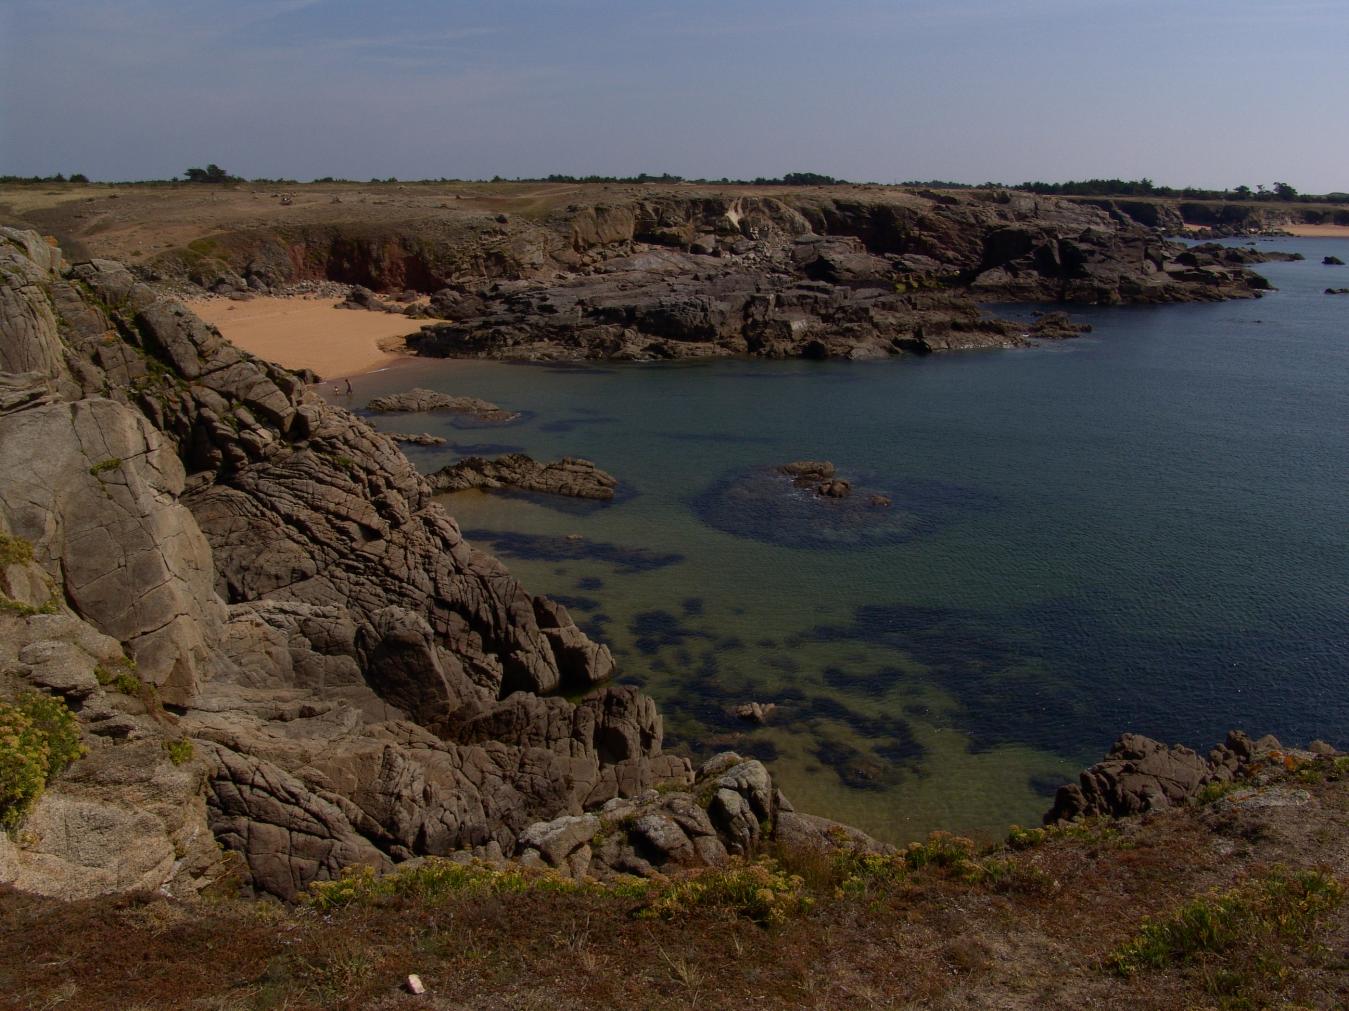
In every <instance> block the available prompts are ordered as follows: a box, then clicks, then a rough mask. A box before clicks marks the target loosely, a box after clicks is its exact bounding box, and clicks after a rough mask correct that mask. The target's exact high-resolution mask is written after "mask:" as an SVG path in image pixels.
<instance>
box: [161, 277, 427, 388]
mask: <svg viewBox="0 0 1349 1011" xmlns="http://www.w3.org/2000/svg"><path fill="white" fill-rule="evenodd" d="M187 306H188V308H189V309H191V310H192V311H193V312H195V313H196V314H197V315H198V316H200V317H201V318H202V319H204V320H206V322H208V323H213V324H214V325H215V326H217V327H218V328H219V329H220V332H221V333H222V334H224V335H225V336H226V337H228V338H229V339H230V341H232V342H233V343H234V344H235V345H236V346H237V347H240V348H242V349H243V350H245V351H248V352H250V353H251V354H255V355H257V356H258V357H259V358H265V359H267V360H268V361H269V362H275V363H276V364H277V365H282V366H284V367H285V368H288V369H313V370H314V371H315V372H317V373H318V374H319V375H320V376H322V377H323V378H324V379H337V378H339V377H341V376H354V375H359V374H360V373H362V372H372V371H374V370H375V369H379V368H383V367H384V366H386V365H390V364H392V363H393V362H396V361H398V360H399V359H400V358H401V357H402V354H401V353H400V351H401V346H402V345H401V341H399V339H398V338H401V337H406V336H407V335H408V334H411V333H416V332H417V330H418V328H419V327H420V323H419V322H418V321H417V320H412V319H408V318H407V317H406V316H397V315H393V314H391V313H382V312H367V311H365V310H363V309H335V308H333V306H334V300H333V299H332V298H331V297H328V298H304V297H300V298H274V297H259V298H253V299H250V300H249V301H247V302H233V301H230V300H229V299H224V298H208V299H193V300H191V301H189V302H188V303H187ZM386 349H392V350H386Z"/></svg>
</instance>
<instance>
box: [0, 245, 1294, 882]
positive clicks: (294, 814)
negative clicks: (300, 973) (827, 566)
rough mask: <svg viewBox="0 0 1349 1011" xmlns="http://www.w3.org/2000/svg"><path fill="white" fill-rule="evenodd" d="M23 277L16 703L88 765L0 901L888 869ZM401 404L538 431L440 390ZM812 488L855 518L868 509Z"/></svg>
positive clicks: (322, 451)
mask: <svg viewBox="0 0 1349 1011" xmlns="http://www.w3.org/2000/svg"><path fill="white" fill-rule="evenodd" d="M697 255H708V254H697ZM0 265H3V268H4V270H3V276H4V283H3V284H0V491H3V496H0V503H2V505H0V547H3V553H0V562H2V563H3V564H0V594H2V596H0V605H3V606H0V679H2V680H0V687H3V689H4V694H5V695H6V696H13V695H15V694H16V693H20V692H23V691H33V690H36V691H39V692H42V693H45V694H46V695H50V696H52V697H53V698H59V699H60V700H61V701H62V703H63V704H64V706H66V707H68V708H69V710H70V712H71V713H73V715H74V719H75V720H76V721H77V724H78V728H79V738H80V741H81V742H82V746H83V747H84V748H85V750H86V752H87V753H86V754H85V755H84V756H83V757H79V758H78V759H77V760H76V761H75V762H74V764H73V765H72V766H71V768H70V769H69V770H68V771H67V772H66V773H65V774H64V775H63V776H60V777H58V778H55V779H53V780H52V781H51V782H50V783H48V784H47V788H46V790H45V792H43V793H42V794H41V796H40V797H37V798H36V799H35V801H34V803H33V804H32V806H31V809H28V810H26V811H25V818H26V821H25V825H26V830H25V833H24V834H22V835H20V836H16V837H10V836H0V880H3V881H5V882H8V883H11V884H13V885H14V886H15V887H17V888H20V889H22V890H25V891H31V892H36V893H38V894H43V895H50V896H55V897H62V898H85V897H90V896H94V895H99V894H105V893H109V892H124V891H129V890H156V889H158V890H163V891H165V892H167V893H172V894H175V895H180V896H190V895H193V894H196V893H197V892H199V891H200V890H202V889H204V888H206V887H208V886H209V885H211V883H212V882H214V881H217V880H219V879H221V878H229V879H230V880H237V881H238V882H239V883H240V884H241V885H242V886H243V887H244V888H246V889H247V890H249V891H251V892H253V893H266V894H271V895H275V896H278V897H280V898H285V899H292V898H295V897H297V896H299V895H301V894H304V893H305V892H306V891H307V890H308V889H309V888H310V886H311V885H312V884H313V883H314V882H316V881H325V880H330V879H332V878H334V877H336V876H338V875H340V874H341V872H342V870H343V869H344V868H346V867H348V866H351V865H356V864H359V865H365V866H368V867H371V868H374V869H375V870H376V871H379V872H383V871H389V870H391V869H393V868H394V867H395V866H396V865H399V864H407V863H409V862H410V861H413V860H415V859H417V858H421V857H425V856H446V855H457V857H458V858H462V859H471V858H478V859H482V860H487V861H503V860H514V861H517V862H520V863H523V864H525V865H530V864H535V865H540V866H547V867H549V868H552V869H554V870H556V871H559V872H563V873H566V874H568V875H570V876H573V877H576V876H585V875H589V876H594V877H600V878H605V877H610V876H615V875H621V874H649V873H652V872H654V871H657V870H673V869H675V868H683V867H695V868H696V867H721V866H725V865H726V864H727V863H728V861H730V860H731V859H732V857H735V856H748V855H752V854H753V853H755V852H756V851H757V850H759V849H760V848H761V847H762V846H763V845H764V844H766V843H767V842H769V841H773V842H776V843H778V844H781V845H785V846H795V847H819V848H825V849H838V848H840V847H842V848H846V849H848V850H855V849H859V848H860V849H865V850H874V851H876V852H885V851H886V850H887V849H888V848H887V847H885V846H883V845H881V844H879V843H876V842H875V841H873V840H870V839H868V838H867V837H865V836H864V835H862V834H861V833H859V832H857V831H856V830H852V829H848V828H846V827H844V826H839V825H836V824H834V823H832V822H829V821H827V820H825V819H820V818H814V817H811V816H809V815H805V814H800V813H798V812H796V811H794V809H793V808H792V805H791V804H790V801H789V800H788V799H787V798H785V797H784V796H783V795H782V793H781V792H780V791H779V790H778V789H777V788H776V786H775V784H774V783H773V780H772V776H771V773H770V772H769V770H768V769H767V768H766V767H765V766H764V765H762V764H761V763H760V762H758V761H755V760H753V759H747V758H743V757H742V756H739V755H734V754H724V755H719V756H717V757H715V758H713V759H711V760H710V761H709V762H707V763H705V764H704V765H703V766H702V767H701V768H700V769H698V770H697V771H695V770H694V769H693V767H692V765H691V763H690V762H689V760H688V759H687V758H685V757H682V756H679V755H672V754H668V753H665V752H664V751H663V750H662V743H663V728H662V721H661V717H660V714H659V713H658V712H657V710H656V707H655V705H654V703H653V702H652V701H651V699H649V698H648V697H646V696H644V695H642V694H641V693H640V692H637V691H635V690H633V689H632V688H630V687H626V686H622V685H615V684H613V683H611V681H610V679H611V676H612V675H613V674H614V672H615V665H614V661H613V658H612V656H611V655H610V653H609V650H608V649H607V647H605V646H603V645H601V644H599V643H596V642H594V641H592V640H591V639H590V638H588V637H587V635H586V634H585V633H584V632H583V631H582V630H581V629H580V628H578V627H577V625H576V623H575V622H574V621H573V620H572V619H571V617H570V615H569V614H568V612H567V609H566V608H565V607H564V606H562V605H561V604H559V603H557V602H556V601H552V600H549V599H547V598H545V597H539V596H533V595H531V594H529V593H528V592H527V591H526V590H525V589H524V588H523V587H521V586H520V585H519V584H518V583H517V582H516V581H515V580H514V579H513V578H512V577H511V576H510V575H509V573H508V572H507V571H506V569H505V568H504V567H503V566H502V565H501V563H500V562H498V561H497V560H496V559H494V558H492V557H490V556H488V555H486V554H484V553H483V552H481V551H479V550H477V549H475V548H474V547H473V546H472V545H470V544H469V543H467V542H466V541H465V540H464V539H463V536H462V535H461V533H460V531H459V528H458V526H457V524H456V523H455V521H454V520H453V519H452V518H451V517H450V516H449V515H448V514H446V513H445V512H444V510H443V509H442V508H441V507H440V506H439V505H437V504H436V503H435V502H434V501H432V496H433V494H434V492H435V491H436V490H437V483H436V482H435V481H434V480H432V481H428V480H427V479H426V478H423V477H421V476H420V475H418V474H417V472H416V471H415V469H414V468H413V467H412V466H411V464H410V463H409V462H408V461H407V459H406V458H405V457H404V456H403V455H402V453H401V452H400V451H399V450H398V449H397V446H396V444H395V442H394V441H393V440H392V439H391V438H389V437H386V436H383V435H381V434H379V433H377V432H375V431H373V430H372V429H371V428H370V427H369V426H367V425H366V424H365V423H363V422H362V421H361V420H360V419H359V418H357V417H355V416H353V415H352V414H350V413H348V412H346V411H344V410H342V409H340V408H337V407H334V406H332V405H329V404H326V403H324V402H323V401H322V400H321V399H320V398H319V397H318V396H317V394H316V393H314V392H313V391H310V390H307V389H306V388H305V385H304V384H303V383H302V382H301V381H300V380H299V379H298V378H297V377H296V376H295V375H293V374H292V373H289V372H287V371H285V370H284V369H280V368H277V367H275V366H271V365H268V364H267V363H265V362H262V361H260V360H258V359H255V358H252V357H250V356H248V355H245V354H243V353H241V352H239V351H238V350H236V349H235V348H233V347H232V346H231V345H229V344H228V343H227V342H225V341H224V340H223V339H221V338H220V336H219V334H218V333H217V332H215V331H214V330H212V329H211V328H209V327H207V326H205V325H204V324H202V323H201V322H200V321H199V320H197V319H196V318H195V317H193V316H192V315H191V314H190V313H188V312H187V311H186V310H185V309H183V308H182V307H181V305H179V304H178V303H176V302H174V301H173V300H171V299H168V298H165V297H163V296H162V295H161V294H160V293H159V292H158V291H156V290H155V289H153V288H151V287H149V286H147V285H145V284H144V283H141V282H139V281H137V280H136V278H135V277H134V276H133V275H132V274H131V273H130V272H129V271H127V270H126V269H124V268H123V267H121V266H120V265H119V264H116V263H112V262H109V261H88V262H83V263H79V264H75V265H73V266H71V265H68V264H66V263H65V262H64V261H63V259H62V257H61V254H60V252H59V250H57V249H55V248H53V247H52V246H51V245H49V244H48V243H47V242H45V241H44V240H43V239H42V238H41V237H40V236H38V235H36V234H35V233H32V232H21V231H17V230H13V229H7V228H6V229H0ZM1186 266H1187V269H1196V270H1215V269H1217V270H1220V271H1221V270H1222V269H1225V268H1213V267H1209V266H1207V265H1204V264H1191V265H1186ZM1162 283H1164V284H1169V283H1171V282H1169V281H1165V282H1162ZM380 406H381V407H383V408H384V409H385V410H390V411H406V410H451V411H468V412H470V413H473V414H475V415H477V416H479V417H482V418H483V419H485V420H488V421H498V422H499V421H506V420H510V418H511V417H513V416H512V415H511V414H510V412H504V411H502V410H501V409H500V408H499V407H497V406H496V405H493V404H488V403H486V402H484V401H476V400H473V399H472V398H451V397H446V396H444V395H441V394H435V393H433V392H431V391H413V392H412V394H411V395H410V396H406V397H393V398H386V401H385V402H384V403H383V404H381V405H380ZM372 407H373V405H372ZM503 461H505V462H503ZM468 463H469V461H463V464H468ZM791 466H792V467H793V468H794V470H792V471H791V474H792V476H793V477H794V478H795V479H799V480H802V481H805V482H806V483H807V484H808V485H809V486H811V487H814V488H815V489H816V491H817V492H818V493H819V494H821V495H822V496H824V497H827V498H829V497H836V496H835V493H836V492H837V491H839V489H838V488H837V486H838V485H839V484H846V482H842V481H841V480H840V479H839V478H838V476H837V475H836V474H835V473H834V472H833V468H832V465H829V464H826V463H822V462H809V461H806V462H803V463H798V464H796V465H791ZM503 467H504V468H505V470H504V471H503V470H502V468H503ZM503 473H510V474H514V479H513V483H514V484H515V485H516V486H519V487H524V486H526V485H528V484H530V483H531V482H532V483H534V484H535V485H536V489H535V490H549V489H550V488H552V489H555V488H562V487H567V488H571V489H572V490H571V491H569V492H564V493H571V494H584V493H586V492H593V493H594V494H593V495H592V497H596V498H602V497H604V495H603V493H604V492H606V491H607V492H608V495H609V496H612V494H613V490H614V487H615V485H616V482H615V481H614V479H613V478H612V477H610V476H608V475H605V474H603V472H602V471H598V470H597V469H596V468H594V466H593V464H588V463H587V462H585V461H571V460H564V461H562V462H561V464H552V465H540V464H537V463H536V462H534V461H531V460H528V458H520V459H513V458H510V457H507V458H503V459H499V460H496V461H489V460H479V461H476V462H473V463H472V465H471V466H463V465H461V466H460V469H459V472H458V474H457V476H456V478H455V479H461V478H462V479H464V480H468V481H470V482H472V481H479V480H480V481H484V482H486V481H499V480H501V474H503ZM559 475H561V476H559ZM563 478H565V480H564V479H563ZM782 479H783V478H782V475H781V474H779V475H777V476H776V477H775V478H774V480H775V481H777V482H782ZM545 486H547V487H545ZM826 488H827V489H831V490H823V489H826ZM576 489H584V491H577V490H576ZM848 490H850V486H848V488H845V489H843V491H845V492H846V491H848ZM560 693H568V694H569V695H570V696H571V697H578V696H579V697H580V700H579V701H577V702H571V701H568V700H567V699H566V698H563V697H562V695H561V694H560ZM1277 750H1278V745H1277V742H1273V743H1271V742H1269V741H1261V742H1257V743H1256V744H1254V745H1251V744H1250V743H1249V742H1247V741H1245V739H1244V738H1240V737H1236V736H1234V737H1231V738H1229V741H1228V744H1227V745H1226V750H1225V751H1222V752H1221V753H1215V754H1214V755H1212V756H1210V758H1209V759H1207V760H1203V759H1198V758H1197V757H1193V753H1188V752H1187V753H1182V752H1180V751H1176V750H1174V749H1173V750H1170V751H1168V750H1167V749H1165V748H1164V747H1163V746H1161V745H1158V744H1156V742H1147V741H1146V740H1145V739H1123V740H1122V742H1121V744H1120V745H1118V746H1117V748H1116V752H1115V753H1112V757H1111V758H1110V759H1109V760H1108V761H1107V763H1105V764H1104V765H1103V766H1098V767H1095V768H1094V769H1093V770H1090V771H1089V773H1087V774H1084V778H1083V781H1082V783H1081V784H1079V786H1077V787H1069V788H1065V791H1061V793H1060V798H1059V800H1058V801H1057V802H1056V806H1055V809H1054V815H1053V816H1054V817H1073V816H1077V815H1085V814H1099V813H1105V814H1112V815H1118V814H1130V813H1135V812H1136V811H1139V810H1152V809H1155V808H1157V807H1159V806H1161V805H1162V804H1163V801H1164V802H1165V803H1167V804H1176V803H1180V802H1181V801H1182V800H1184V799H1185V798H1186V797H1188V796H1191V795H1193V794H1194V793H1195V792H1196V791H1199V790H1202V789H1204V788H1205V787H1207V786H1208V785H1209V784H1210V783H1213V782H1228V781H1231V780H1232V779H1233V778H1234V777H1236V776H1238V775H1240V774H1242V773H1243V770H1245V769H1246V768H1247V767H1248V766H1250V765H1251V764H1252V762H1255V761H1257V760H1259V761H1266V760H1268V756H1269V755H1271V754H1274V753H1275V751H1277ZM1111 763H1115V764H1111ZM1120 763H1125V764H1120Z"/></svg>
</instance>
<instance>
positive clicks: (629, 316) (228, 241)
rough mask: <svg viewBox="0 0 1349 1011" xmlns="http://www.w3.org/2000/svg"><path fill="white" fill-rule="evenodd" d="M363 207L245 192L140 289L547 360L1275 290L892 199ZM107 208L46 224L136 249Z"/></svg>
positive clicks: (497, 195)
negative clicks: (234, 297) (300, 299)
mask: <svg viewBox="0 0 1349 1011" xmlns="http://www.w3.org/2000/svg"><path fill="white" fill-rule="evenodd" d="M344 193H345V191H343V192H336V191H335V192H333V193H331V194H328V193H327V191H323V190H322V189H321V188H318V187H316V188H315V189H314V192H313V193H312V195H307V196H305V197H304V198H303V199H299V200H297V202H296V204H295V206H293V207H288V208H287V210H286V212H285V214H284V215H281V214H278V213H277V212H276V210H275V209H274V208H273V209H272V210H271V211H270V212H262V211H261V208H262V205H261V204H260V203H258V202H257V200H256V197H257V195H256V194H254V198H255V199H254V200H253V201H252V202H250V201H249V200H247V199H246V198H245V194H242V193H241V194H239V195H238V196H237V197H235V198H234V202H233V204H225V205H222V206H221V207H220V208H219V209H215V210H211V211H210V212H209V213H210V215H211V216H212V217H211V220H210V223H207V222H206V221H204V220H203V221H201V222H200V223H195V224H194V225H193V226H192V227H195V228H196V229H198V230H199V231H200V232H201V233H202V234H201V235H200V237H199V238H197V239H194V240H192V241H190V242H188V243H187V244H186V245H183V246H177V247H174V248H171V249H169V250H167V251H161V252H159V253H156V254H154V255H153V256H148V257H143V258H141V259H139V260H138V262H137V263H136V270H137V272H138V274H139V275H140V276H142V277H143V278H145V279H147V280H151V281H154V282H155V283H158V284H161V285H169V286H177V287H179V288H182V289H183V290H188V289H195V290H200V289H203V288H204V289H206V290H209V291H215V292H225V293H231V292H233V293H249V292H261V293H267V292H271V293H280V292H287V291H292V290H297V291H298V290H306V291H308V290H312V289H313V287H314V286H315V285H324V284H333V283H339V284H342V285H345V286H347V287H346V288H345V289H344V290H346V291H347V292H348V293H349V294H348V296H347V298H346V300H345V302H344V304H345V305H347V306H349V307H351V308H353V309H369V310H374V311H377V312H381V313H387V312H402V313H404V314H406V315H408V316H410V317H413V318H414V319H419V320H422V321H423V323H424V327H423V329H422V330H421V332H420V333H418V334H416V335H414V336H413V337H412V338H410V340H409V346H410V347H411V349H412V350H413V351H414V353H416V354H422V355H432V356H451V357H482V358H500V359H543V360H578V359H602V358H612V359H639V360H656V359H669V358H689V357H707V356H725V355H755V356H766V357H849V358H866V357H877V356H888V355H894V354H926V353H929V352H935V351H951V350H962V349H970V348H984V347H1011V346H1017V345H1021V344H1024V343H1025V342H1026V341H1028V340H1032V339H1034V338H1036V337H1047V338H1059V337H1064V336H1070V335H1071V334H1072V333H1073V332H1074V328H1073V327H1065V326H1062V325H1053V324H1056V323H1057V322H1058V321H1057V320H1053V321H1050V322H1049V323H1046V324H1043V325H1041V327H1040V328H1039V329H1040V331H1041V332H1039V333H1037V332H1036V331H1035V330H1034V329H1031V328H1027V327H1026V326H1025V325H1023V324H1020V323H1016V322H1014V321H1009V320H1004V319H998V318H996V317H995V316H992V315H990V314H989V313H987V312H985V311H983V310H981V308H980V306H981V305H982V304H984V303H1000V302H1051V303H1062V304H1064V305H1073V304H1080V305H1102V304H1104V305H1113V304H1121V303H1128V304H1151V303H1171V302H1193V301H1210V300H1215V299H1226V298H1247V297H1252V296H1256V295H1258V294H1259V293H1260V291H1261V290H1263V289H1264V288H1266V287H1267V285H1266V284H1265V283H1264V282H1263V281H1262V280H1261V279H1260V278H1259V277H1258V275H1255V274H1253V273H1252V272H1251V271H1250V270H1249V269H1248V264H1249V262H1250V261H1243V260H1234V259H1231V258H1229V257H1228V256H1227V255H1226V254H1220V253H1213V254H1205V255H1204V256H1202V257H1197V256H1195V255H1191V254H1187V252H1186V248H1185V247H1184V246H1183V245H1181V244H1179V243H1175V242H1172V241H1170V240H1168V239H1167V238H1165V237H1164V234H1163V232H1164V231H1165V230H1167V229H1168V228H1169V227H1170V226H1171V225H1172V224H1174V222H1172V221H1171V220H1170V217H1168V216H1167V214H1166V213H1163V211H1158V210H1156V208H1157V207H1158V206H1161V205H1155V204H1152V203H1149V202H1147V201H1140V202H1128V201H1123V202H1121V201H1109V200H1107V201H1096V202H1092V201H1076V200H1066V199H1061V198H1054V197H1041V196H1035V195H1031V194H1028V193H1023V192H1017V191H1010V190H943V191H938V190H928V189H900V188H891V187H870V186H866V187H863V186H839V187H827V188H810V187H805V188H795V189H793V188H771V187H770V188H762V187H735V186H725V187H715V186H691V185H679V186H648V187H631V186H613V187H609V186H581V187H578V186H541V187H538V188H536V189H533V190H525V189H524V188H522V187H512V186H508V185H502V186H499V187H490V186H484V187H477V188H473V189H471V191H468V192H464V191H462V190H461V191H456V192H454V193H453V194H448V193H444V194H437V193H435V192H434V191H433V190H431V189H428V188H404V189H402V190H400V191H398V192H397V195H396V196H394V195H393V194H387V195H383V194H382V195H375V194H364V193H361V194H359V196H358V195H356V194H352V193H345V195H344ZM126 196H127V197H130V198H134V199H135V200H136V201H137V202H136V204H135V205H134V208H133V209H136V210H138V212H139V213H140V214H141V216H142V218H143V219H145V220H147V221H152V220H153V219H154V218H155V217H156V216H162V217H163V218H164V219H165V222H164V223H165V226H166V227H167V226H168V225H169V224H170V222H171V223H172V224H173V226H174V229H175V233H174V234H181V232H182V231H183V230H186V229H187V228H188V225H187V224H185V223H182V222H180V221H179V220H178V219H177V217H176V215H177V214H179V213H184V211H183V210H179V209H178V205H177V203H176V202H177V201H180V200H183V201H186V200H188V197H187V196H179V195H177V194H174V193H172V192H170V193H167V194H163V195H159V196H155V195H149V194H146V195H142V194H130V193H129V194H127V195H126ZM90 199H91V200H93V201H94V206H92V207H90V209H88V210H71V209H66V210H60V209H55V210H53V211H51V212H48V213H45V214H35V215H34V217H35V219H36V220H38V221H40V222H42V223H43V225H44V227H48V226H49V227H50V229H51V230H53V231H56V232H57V234H66V235H70V236H71V237H72V238H75V237H76V236H78V240H77V241H79V242H81V243H83V244H85V245H86V246H89V247H101V246H103V245H105V244H106V245H107V246H109V247H112V248H121V245H120V244H119V243H118V242H117V241H116V238H115V236H116V235H117V233H116V232H115V230H112V229H110V228H107V227H101V228H100V229H97V230H95V229H94V223H95V222H101V223H102V224H103V225H104V226H106V225H108V224H109V223H110V222H111V221H113V220H120V217H119V216H120V214H121V213H123V210H122V209H118V210H117V211H115V212H114V211H112V210H104V209H101V208H99V207H98V206H97V205H98V203H99V201H98V199H97V198H92V197H91V198H90ZM156 201H160V203H158V204H157V203H156ZM1135 204H1136V205H1135ZM192 206H193V208H194V212H195V213H202V214H205V213H206V211H205V210H204V209H202V208H198V207H196V206H195V205H192ZM1163 210H1165V208H1164V207H1163ZM507 211H509V212H510V213H507ZM260 212H262V213H263V217H262V218H258V214H259V213H260ZM109 214H111V215H112V217H111V218H108V217H105V215H109ZM194 220H195V219H194ZM138 224H140V225H142V227H145V228H151V229H152V228H153V227H154V225H153V224H144V223H143V222H138ZM1172 230H1176V229H1172ZM419 296H420V297H419Z"/></svg>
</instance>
